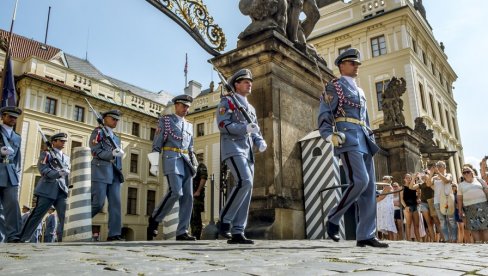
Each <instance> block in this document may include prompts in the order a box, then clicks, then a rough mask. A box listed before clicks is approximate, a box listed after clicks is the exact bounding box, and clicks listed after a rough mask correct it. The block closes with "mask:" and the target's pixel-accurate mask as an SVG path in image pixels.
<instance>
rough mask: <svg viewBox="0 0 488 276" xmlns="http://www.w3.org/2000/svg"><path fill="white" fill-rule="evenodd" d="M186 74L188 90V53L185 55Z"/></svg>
mask: <svg viewBox="0 0 488 276" xmlns="http://www.w3.org/2000/svg"><path fill="white" fill-rule="evenodd" d="M183 72H185V86H184V88H186V87H187V86H188V53H186V54H185V69H184V70H183Z"/></svg>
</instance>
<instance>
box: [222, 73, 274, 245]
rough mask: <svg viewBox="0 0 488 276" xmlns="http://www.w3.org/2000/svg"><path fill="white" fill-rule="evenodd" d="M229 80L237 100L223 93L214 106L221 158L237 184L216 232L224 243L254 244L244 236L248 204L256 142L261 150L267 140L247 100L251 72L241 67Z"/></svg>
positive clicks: (223, 210) (250, 85) (225, 206)
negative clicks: (223, 238) (224, 239)
mask: <svg viewBox="0 0 488 276" xmlns="http://www.w3.org/2000/svg"><path fill="white" fill-rule="evenodd" d="M228 84H229V85H230V86H232V87H234V89H235V92H236V95H235V96H236V97H235V98H234V99H237V100H238V101H239V102H238V103H236V102H234V99H233V98H232V97H230V96H225V97H222V98H221V100H220V104H219V106H218V109H217V125H218V127H219V130H220V135H221V140H220V153H221V158H222V161H224V162H226V164H227V166H228V167H229V168H230V170H231V172H232V175H233V177H234V179H236V180H237V185H236V186H235V187H234V188H233V189H232V191H231V193H230V195H229V197H228V200H227V202H226V204H225V205H224V208H223V209H222V211H221V213H220V224H219V233H220V235H221V236H223V237H225V238H228V239H229V240H228V241H227V243H230V244H234V243H242V244H253V243H254V241H252V240H250V239H247V238H246V237H245V236H244V229H245V228H246V224H247V216H248V213H249V205H250V203H251V195H252V186H253V179H254V153H253V148H252V147H253V145H254V144H255V145H256V146H257V148H258V149H259V151H260V152H264V151H265V150H266V147H267V145H266V142H265V141H264V139H263V137H262V136H261V133H260V130H259V126H258V124H257V120H256V110H255V109H254V107H253V106H252V105H251V104H250V103H249V102H248V101H247V96H248V95H249V94H251V89H252V74H251V71H249V70H248V69H242V70H239V71H238V72H236V73H235V74H234V75H233V76H232V77H230V78H229V81H228ZM238 104H239V105H241V106H243V107H244V109H245V110H247V113H248V114H249V117H250V118H251V121H252V122H251V123H248V122H247V121H246V120H245V119H244V116H243V114H242V113H241V111H239V109H238V108H237V107H238Z"/></svg>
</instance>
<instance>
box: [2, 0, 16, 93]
mask: <svg viewBox="0 0 488 276" xmlns="http://www.w3.org/2000/svg"><path fill="white" fill-rule="evenodd" d="M18 3H19V0H15V7H14V13H13V15H12V22H11V23H10V32H9V35H8V44H7V50H6V52H5V60H4V62H3V69H2V82H1V85H0V88H1V90H0V99H2V96H3V84H4V83H5V74H6V73H7V62H8V60H9V57H10V47H11V46H12V34H13V30H14V22H15V16H16V15H17V4H18Z"/></svg>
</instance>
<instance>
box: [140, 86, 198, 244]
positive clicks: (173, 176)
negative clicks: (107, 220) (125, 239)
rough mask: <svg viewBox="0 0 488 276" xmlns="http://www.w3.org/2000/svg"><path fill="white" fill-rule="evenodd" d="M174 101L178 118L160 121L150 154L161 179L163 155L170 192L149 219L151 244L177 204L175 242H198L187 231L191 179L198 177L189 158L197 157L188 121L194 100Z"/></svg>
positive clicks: (153, 166) (173, 117) (180, 97)
mask: <svg viewBox="0 0 488 276" xmlns="http://www.w3.org/2000/svg"><path fill="white" fill-rule="evenodd" d="M172 101H173V103H174V104H175V114H171V115H165V116H162V117H161V118H160V119H159V127H158V129H159V132H158V133H157V135H156V136H155V137H154V141H153V151H152V152H151V153H149V154H148V159H149V162H150V163H151V169H150V172H151V173H152V174H153V175H158V174H159V159H160V157H159V154H160V153H161V152H162V153H163V169H164V175H165V176H166V179H167V181H168V185H169V190H168V192H167V193H166V195H165V196H164V197H163V199H162V200H161V201H160V202H159V203H158V205H157V206H156V208H155V209H154V211H153V213H152V215H151V216H150V217H149V226H148V228H147V239H148V240H152V239H153V238H154V237H155V236H156V235H157V227H158V224H159V222H161V221H162V220H163V219H164V217H165V216H166V215H167V214H168V213H169V212H170V211H171V209H172V208H173V206H174V205H175V203H176V201H178V202H179V206H180V207H179V213H178V228H177V229H176V240H182V241H194V240H196V238H195V237H193V236H190V235H189V234H188V228H189V226H190V218H191V211H192V207H193V188H192V178H193V176H195V174H196V168H195V167H194V166H195V165H196V164H194V163H192V160H191V157H190V155H191V154H194V153H193V125H192V124H190V123H189V122H187V121H186V120H185V116H186V115H187V114H188V109H189V107H190V105H191V103H192V102H193V98H192V97H190V96H188V95H180V96H177V97H175V98H173V100H172Z"/></svg>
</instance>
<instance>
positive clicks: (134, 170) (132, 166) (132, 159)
mask: <svg viewBox="0 0 488 276" xmlns="http://www.w3.org/2000/svg"><path fill="white" fill-rule="evenodd" d="M138 159H139V155H138V154H135V153H131V154H130V172H131V173H137V163H138Z"/></svg>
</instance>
